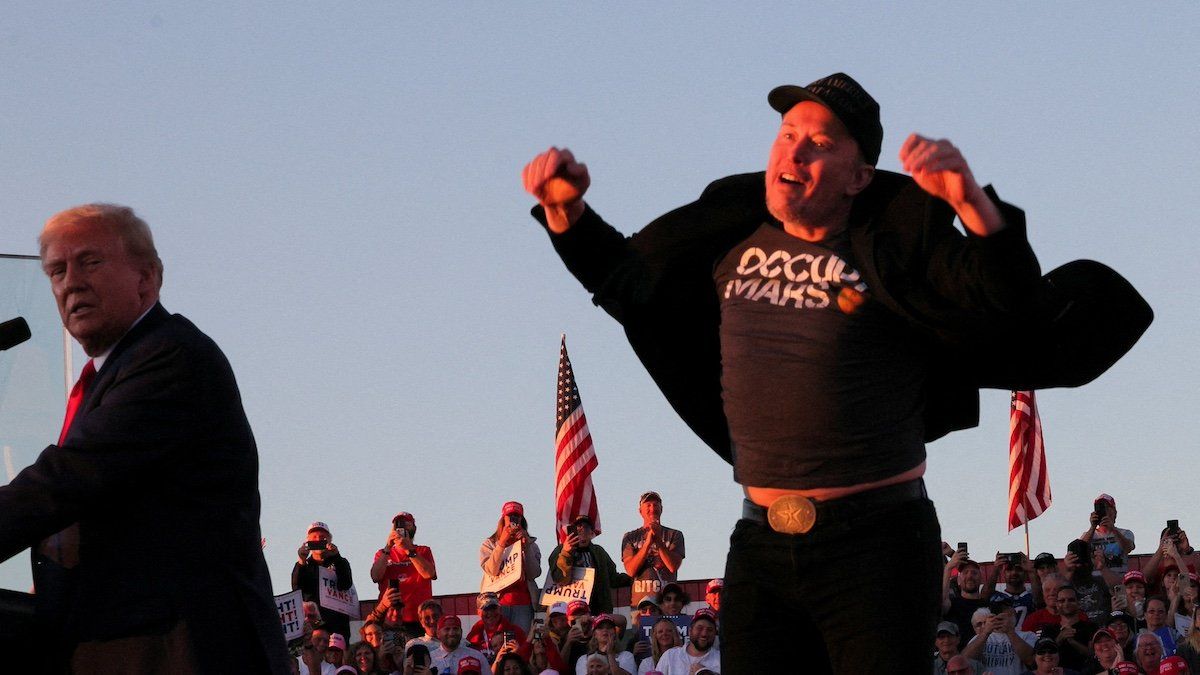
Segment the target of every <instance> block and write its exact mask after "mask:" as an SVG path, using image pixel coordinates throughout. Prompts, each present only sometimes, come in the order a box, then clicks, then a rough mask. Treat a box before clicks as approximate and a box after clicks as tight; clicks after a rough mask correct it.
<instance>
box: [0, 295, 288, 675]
mask: <svg viewBox="0 0 1200 675" xmlns="http://www.w3.org/2000/svg"><path fill="white" fill-rule="evenodd" d="M259 509H260V507H259V494H258V450H257V448H256V446H255V443H254V437H253V435H252V434H251V431H250V425H249V422H248V421H247V419H246V414H245V412H244V411H243V409H242V402H241V396H240V394H239V393H238V388H237V383H236V382H235V380H234V376H233V371H232V369H231V368H230V366H229V362H228V361H227V360H226V359H225V356H224V354H222V353H221V350H220V349H219V348H218V347H217V345H216V344H215V343H214V342H213V341H212V340H211V339H209V338H208V336H206V335H204V334H203V333H201V332H200V331H199V330H198V329H197V328H196V327H195V326H194V325H193V324H192V323H191V322H190V321H188V320H187V319H185V318H183V317H182V316H180V315H178V314H176V315H171V314H169V313H168V312H167V311H166V310H165V309H163V307H162V306H161V305H156V306H155V307H154V308H153V309H151V310H150V312H149V313H148V314H147V315H146V316H145V317H144V318H143V319H142V320H141V321H140V322H139V323H138V324H137V325H136V326H134V327H133V328H132V329H131V330H130V331H129V333H128V334H126V335H125V336H124V337H123V338H122V339H121V340H120V342H118V343H117V345H116V346H115V348H114V349H113V351H112V353H111V354H110V355H109V358H108V359H107V361H106V362H105V363H104V366H103V368H101V369H100V371H99V372H98V373H97V375H96V379H95V381H94V382H93V383H92V386H91V388H90V390H89V391H88V392H87V394H86V396H85V397H84V400H83V402H82V404H81V406H80V408H79V411H78V412H77V414H76V416H75V419H74V421H73V423H72V425H71V429H70V432H69V433H68V435H67V437H66V439H65V440H64V442H63V443H62V445H61V446H55V445H51V446H49V447H47V448H46V449H45V450H44V451H43V452H42V454H41V455H40V456H39V457H38V459H37V461H36V462H35V463H34V464H33V465H31V466H29V467H28V468H26V469H25V470H24V471H22V472H21V473H20V474H19V475H17V477H16V478H14V479H13V481H12V482H11V483H10V484H9V485H8V486H5V487H0V560H3V559H7V558H9V557H12V556H13V555H14V554H16V553H18V552H19V551H21V550H23V549H25V548H29V547H32V546H36V544H37V542H38V541H40V540H41V539H42V538H44V537H46V536H48V535H50V534H52V533H54V532H57V531H58V530H60V529H62V528H63V527H65V526H67V525H69V524H71V523H73V522H78V523H79V528H80V551H79V553H80V563H79V566H78V567H76V568H75V569H74V570H72V571H70V572H69V573H68V574H67V575H65V576H58V575H56V576H53V577H43V578H41V579H39V578H38V574H37V572H36V570H35V583H37V584H38V591H39V595H45V596H46V597H50V598H57V599H58V601H57V606H55V607H48V608H47V607H46V606H45V605H46V603H44V602H43V603H39V604H41V605H42V609H43V610H49V611H53V612H57V613H59V614H60V615H59V616H57V617H52V619H53V620H54V621H56V623H55V625H58V626H61V627H62V630H63V631H64V635H65V641H66V642H67V643H68V645H70V644H74V643H78V642H84V641H90V640H107V639H113V638H118V637H127V636H135V635H147V634H158V633H162V632H164V631H166V630H167V629H169V628H170V627H171V626H173V625H174V624H176V623H177V622H179V621H181V620H182V621H184V622H186V624H187V629H188V631H189V633H190V635H191V637H192V640H193V644H194V645H195V646H196V649H195V654H196V658H197V661H198V664H199V666H200V669H201V671H202V672H277V673H284V672H287V671H288V668H287V664H286V660H285V659H286V658H287V655H286V651H285V646H284V642H283V633H282V629H281V627H280V623H279V617H278V614H277V613H276V611H275V605H274V602H273V600H272V595H271V580H270V576H269V575H268V573H267V567H266V562H265V561H264V559H263V555H262V549H261V545H260V537H261V535H260V530H259ZM115 665H116V664H114V666H115Z"/></svg>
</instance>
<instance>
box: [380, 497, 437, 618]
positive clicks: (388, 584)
mask: <svg viewBox="0 0 1200 675" xmlns="http://www.w3.org/2000/svg"><path fill="white" fill-rule="evenodd" d="M416 535H417V521H416V520H415V519H414V518H413V516H412V514H411V513H407V512H401V513H397V514H396V517H395V518H392V529H391V531H389V532H388V538H387V544H385V545H384V547H383V548H381V549H379V551H377V552H376V553H375V562H373V563H372V564H371V581H374V582H375V583H377V584H379V595H380V597H383V596H384V595H386V594H387V592H388V590H389V589H390V588H396V589H398V590H399V591H400V598H401V600H402V601H403V606H402V607H401V610H400V616H401V620H402V621H403V623H404V630H405V632H406V633H408V634H409V635H421V634H422V633H424V632H425V631H424V629H423V628H421V621H420V616H419V615H418V608H419V607H420V606H421V603H422V602H425V601H426V600H428V599H430V598H432V597H433V580H434V579H437V567H436V566H435V564H434V561H433V551H431V550H429V547H428V546H417V545H416V544H414V543H413V537H415V536H416Z"/></svg>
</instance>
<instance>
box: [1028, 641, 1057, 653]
mask: <svg viewBox="0 0 1200 675" xmlns="http://www.w3.org/2000/svg"><path fill="white" fill-rule="evenodd" d="M1047 652H1052V653H1054V654H1057V653H1058V642H1056V641H1055V640H1054V639H1053V638H1041V639H1040V640H1038V641H1037V642H1035V643H1033V653H1034V654H1045V653H1047Z"/></svg>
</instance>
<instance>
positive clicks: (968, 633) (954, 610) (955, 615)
mask: <svg viewBox="0 0 1200 675" xmlns="http://www.w3.org/2000/svg"><path fill="white" fill-rule="evenodd" d="M987 606H988V599H987V598H986V597H982V598H964V597H962V596H961V595H958V594H955V593H951V594H950V609H949V610H947V611H946V614H945V616H943V617H942V618H943V619H945V620H946V621H953V622H954V623H955V624H957V625H958V645H959V648H960V649H961V648H963V647H966V646H967V643H968V642H970V641H971V638H973V637H975V627H974V626H972V625H971V615H973V614H974V613H975V610H977V609H979V608H980V607H987Z"/></svg>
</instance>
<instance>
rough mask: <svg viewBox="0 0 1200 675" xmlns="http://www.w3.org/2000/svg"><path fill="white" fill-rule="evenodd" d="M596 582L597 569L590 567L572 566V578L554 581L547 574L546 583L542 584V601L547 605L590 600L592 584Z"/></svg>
mask: <svg viewBox="0 0 1200 675" xmlns="http://www.w3.org/2000/svg"><path fill="white" fill-rule="evenodd" d="M595 582H596V570H594V569H592V568H590V567H572V568H571V580H570V581H567V580H565V579H564V580H563V581H561V582H558V581H554V580H553V579H552V578H550V574H549V573H547V574H546V583H544V584H542V599H541V603H542V604H543V605H546V606H547V607H548V606H550V605H553V604H554V603H556V602H571V601H572V600H583V601H584V602H590V601H591V598H592V584H594V583H595Z"/></svg>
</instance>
